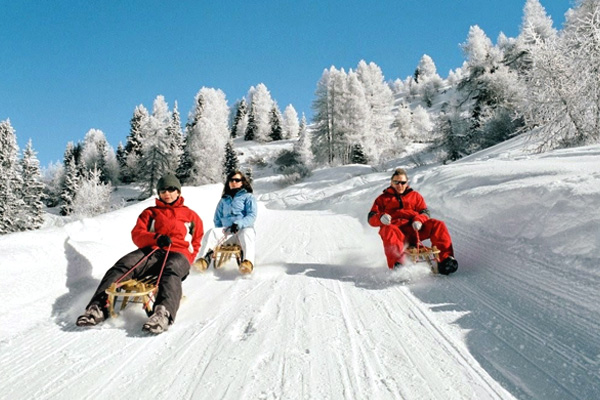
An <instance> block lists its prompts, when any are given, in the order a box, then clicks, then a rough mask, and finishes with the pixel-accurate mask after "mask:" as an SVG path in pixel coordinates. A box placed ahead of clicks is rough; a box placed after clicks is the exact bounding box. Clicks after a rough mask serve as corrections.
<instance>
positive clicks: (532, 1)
mask: <svg viewBox="0 0 600 400" xmlns="http://www.w3.org/2000/svg"><path fill="white" fill-rule="evenodd" d="M552 25H553V22H552V19H551V18H550V16H548V15H547V13H546V10H545V9H544V7H543V6H542V4H541V3H540V2H539V0H527V1H526V2H525V6H524V7H523V18H522V21H521V30H520V33H519V36H518V37H517V39H516V40H515V41H514V44H513V45H512V46H505V47H506V50H505V52H504V53H505V56H504V62H505V64H506V65H508V66H509V67H510V68H513V69H516V70H517V72H518V73H519V74H522V73H524V72H525V71H526V70H528V69H529V68H531V66H532V62H533V60H532V58H531V55H530V53H531V51H532V50H533V49H535V48H536V47H537V46H538V45H540V44H542V43H544V42H545V41H547V40H554V39H556V38H557V35H558V33H557V31H556V29H554V27H553V26H552ZM533 51H535V50H533Z"/></svg>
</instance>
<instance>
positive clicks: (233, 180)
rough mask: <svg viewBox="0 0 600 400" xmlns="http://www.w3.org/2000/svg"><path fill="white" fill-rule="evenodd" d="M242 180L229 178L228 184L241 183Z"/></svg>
mask: <svg viewBox="0 0 600 400" xmlns="http://www.w3.org/2000/svg"><path fill="white" fill-rule="evenodd" d="M241 181H242V180H241V179H240V178H231V179H230V180H229V182H241Z"/></svg>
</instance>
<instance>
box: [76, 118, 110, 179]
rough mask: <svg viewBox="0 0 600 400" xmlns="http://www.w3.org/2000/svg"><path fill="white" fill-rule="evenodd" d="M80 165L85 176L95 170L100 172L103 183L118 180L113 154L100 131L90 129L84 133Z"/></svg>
mask: <svg viewBox="0 0 600 400" xmlns="http://www.w3.org/2000/svg"><path fill="white" fill-rule="evenodd" d="M81 165H82V166H83V167H84V169H85V171H86V174H87V172H88V171H91V170H92V169H94V168H97V169H98V170H99V171H100V179H101V180H102V182H104V183H107V182H116V181H117V180H118V174H119V172H118V171H119V167H118V163H117V158H116V156H115V152H114V150H113V148H112V147H111V146H110V145H109V144H108V141H107V140H106V136H105V135H104V132H102V131H101V130H99V129H90V130H89V131H88V132H87V133H86V135H85V138H84V139H83V145H82V148H81ZM86 174H84V176H85V175H86Z"/></svg>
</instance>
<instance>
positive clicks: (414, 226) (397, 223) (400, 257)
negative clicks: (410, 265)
mask: <svg viewBox="0 0 600 400" xmlns="http://www.w3.org/2000/svg"><path fill="white" fill-rule="evenodd" d="M368 221H369V225H371V226H374V227H379V236H381V240H383V250H384V252H385V257H386V259H387V265H388V268H390V269H394V268H397V267H399V266H401V265H402V264H404V261H405V258H406V255H405V253H404V249H405V247H406V245H416V244H417V232H418V235H419V239H421V240H425V239H430V240H431V244H432V245H433V246H436V247H437V248H438V249H439V250H440V262H439V263H438V270H439V272H440V273H441V274H445V275H448V274H450V273H452V272H455V271H456V270H457V268H458V262H457V261H456V259H455V258H454V250H453V249H452V239H451V238H450V234H449V233H448V228H446V224H445V223H444V222H443V221H440V220H437V219H433V218H429V210H428V209H427V204H425V199H424V198H423V196H421V194H419V193H418V192H416V191H415V190H413V189H412V188H410V187H409V185H408V175H407V174H406V171H405V170H403V169H401V168H398V169H396V170H395V171H394V174H393V175H392V179H391V182H390V186H389V187H388V188H386V189H385V190H384V191H383V194H381V195H379V197H377V199H375V202H374V203H373V207H371V210H370V211H369V215H368Z"/></svg>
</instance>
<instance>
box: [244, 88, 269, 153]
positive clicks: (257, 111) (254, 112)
mask: <svg viewBox="0 0 600 400" xmlns="http://www.w3.org/2000/svg"><path fill="white" fill-rule="evenodd" d="M247 97H248V98H249V99H250V100H249V101H250V112H249V114H248V126H247V127H246V134H245V135H244V139H245V140H256V141H257V142H261V143H264V142H266V141H268V140H269V134H270V133H271V124H270V116H271V109H272V107H273V99H272V98H271V93H269V90H268V89H267V87H266V86H265V84H263V83H259V84H258V85H257V86H256V87H251V88H250V90H249V91H248V96H247Z"/></svg>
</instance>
